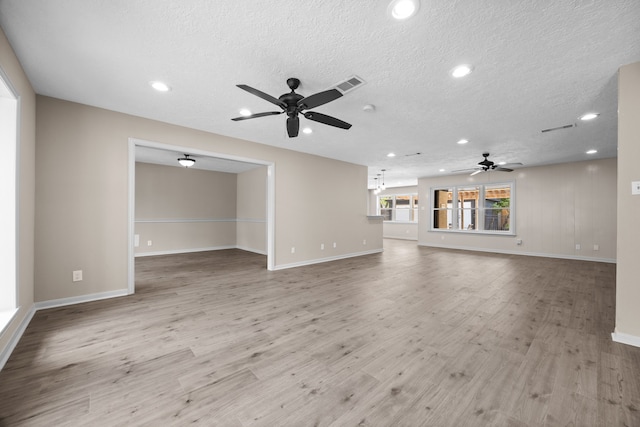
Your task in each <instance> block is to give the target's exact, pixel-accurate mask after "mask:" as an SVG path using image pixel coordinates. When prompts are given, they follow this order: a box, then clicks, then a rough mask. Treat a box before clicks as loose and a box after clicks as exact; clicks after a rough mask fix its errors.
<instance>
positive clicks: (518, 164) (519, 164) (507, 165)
mask: <svg viewBox="0 0 640 427" xmlns="http://www.w3.org/2000/svg"><path fill="white" fill-rule="evenodd" d="M499 166H502V167H505V166H506V167H511V166H524V165H523V164H522V163H520V162H516V163H505V164H504V165H499Z"/></svg>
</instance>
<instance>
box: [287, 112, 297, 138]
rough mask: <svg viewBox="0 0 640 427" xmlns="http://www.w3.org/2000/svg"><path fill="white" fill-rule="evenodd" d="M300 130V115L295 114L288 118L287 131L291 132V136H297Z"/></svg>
mask: <svg viewBox="0 0 640 427" xmlns="http://www.w3.org/2000/svg"><path fill="white" fill-rule="evenodd" d="M299 130H300V119H299V118H298V116H293V117H289V118H287V133H288V134H289V138H295V137H296V136H298V131H299Z"/></svg>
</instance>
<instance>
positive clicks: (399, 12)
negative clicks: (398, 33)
mask: <svg viewBox="0 0 640 427" xmlns="http://www.w3.org/2000/svg"><path fill="white" fill-rule="evenodd" d="M419 6H420V3H419V2H418V0H393V1H392V2H391V3H390V4H389V8H388V9H387V10H388V12H389V13H390V14H391V16H393V17H394V18H395V19H397V20H399V21H402V20H404V19H407V18H411V17H412V16H413V15H415V14H416V12H417V11H418V8H419Z"/></svg>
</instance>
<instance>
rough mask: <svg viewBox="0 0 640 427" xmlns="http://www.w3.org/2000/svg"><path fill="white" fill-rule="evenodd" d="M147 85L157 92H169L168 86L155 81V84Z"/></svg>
mask: <svg viewBox="0 0 640 427" xmlns="http://www.w3.org/2000/svg"><path fill="white" fill-rule="evenodd" d="M149 84H150V85H151V87H152V88H154V89H155V90H157V91H158V92H168V91H170V90H171V88H170V87H169V85H167V84H166V83H163V82H159V81H155V82H150V83H149Z"/></svg>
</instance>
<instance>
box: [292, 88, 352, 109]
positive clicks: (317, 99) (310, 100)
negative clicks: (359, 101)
mask: <svg viewBox="0 0 640 427" xmlns="http://www.w3.org/2000/svg"><path fill="white" fill-rule="evenodd" d="M341 96H342V93H341V92H340V91H339V90H338V89H329V90H325V91H324V92H318V93H314V94H313V95H309V96H307V97H306V98H302V99H301V100H300V101H298V107H300V109H302V110H310V109H312V108H316V107H319V106H321V105H324V104H326V103H327V102H331V101H333V100H336V99H338V98H340V97H341Z"/></svg>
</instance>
